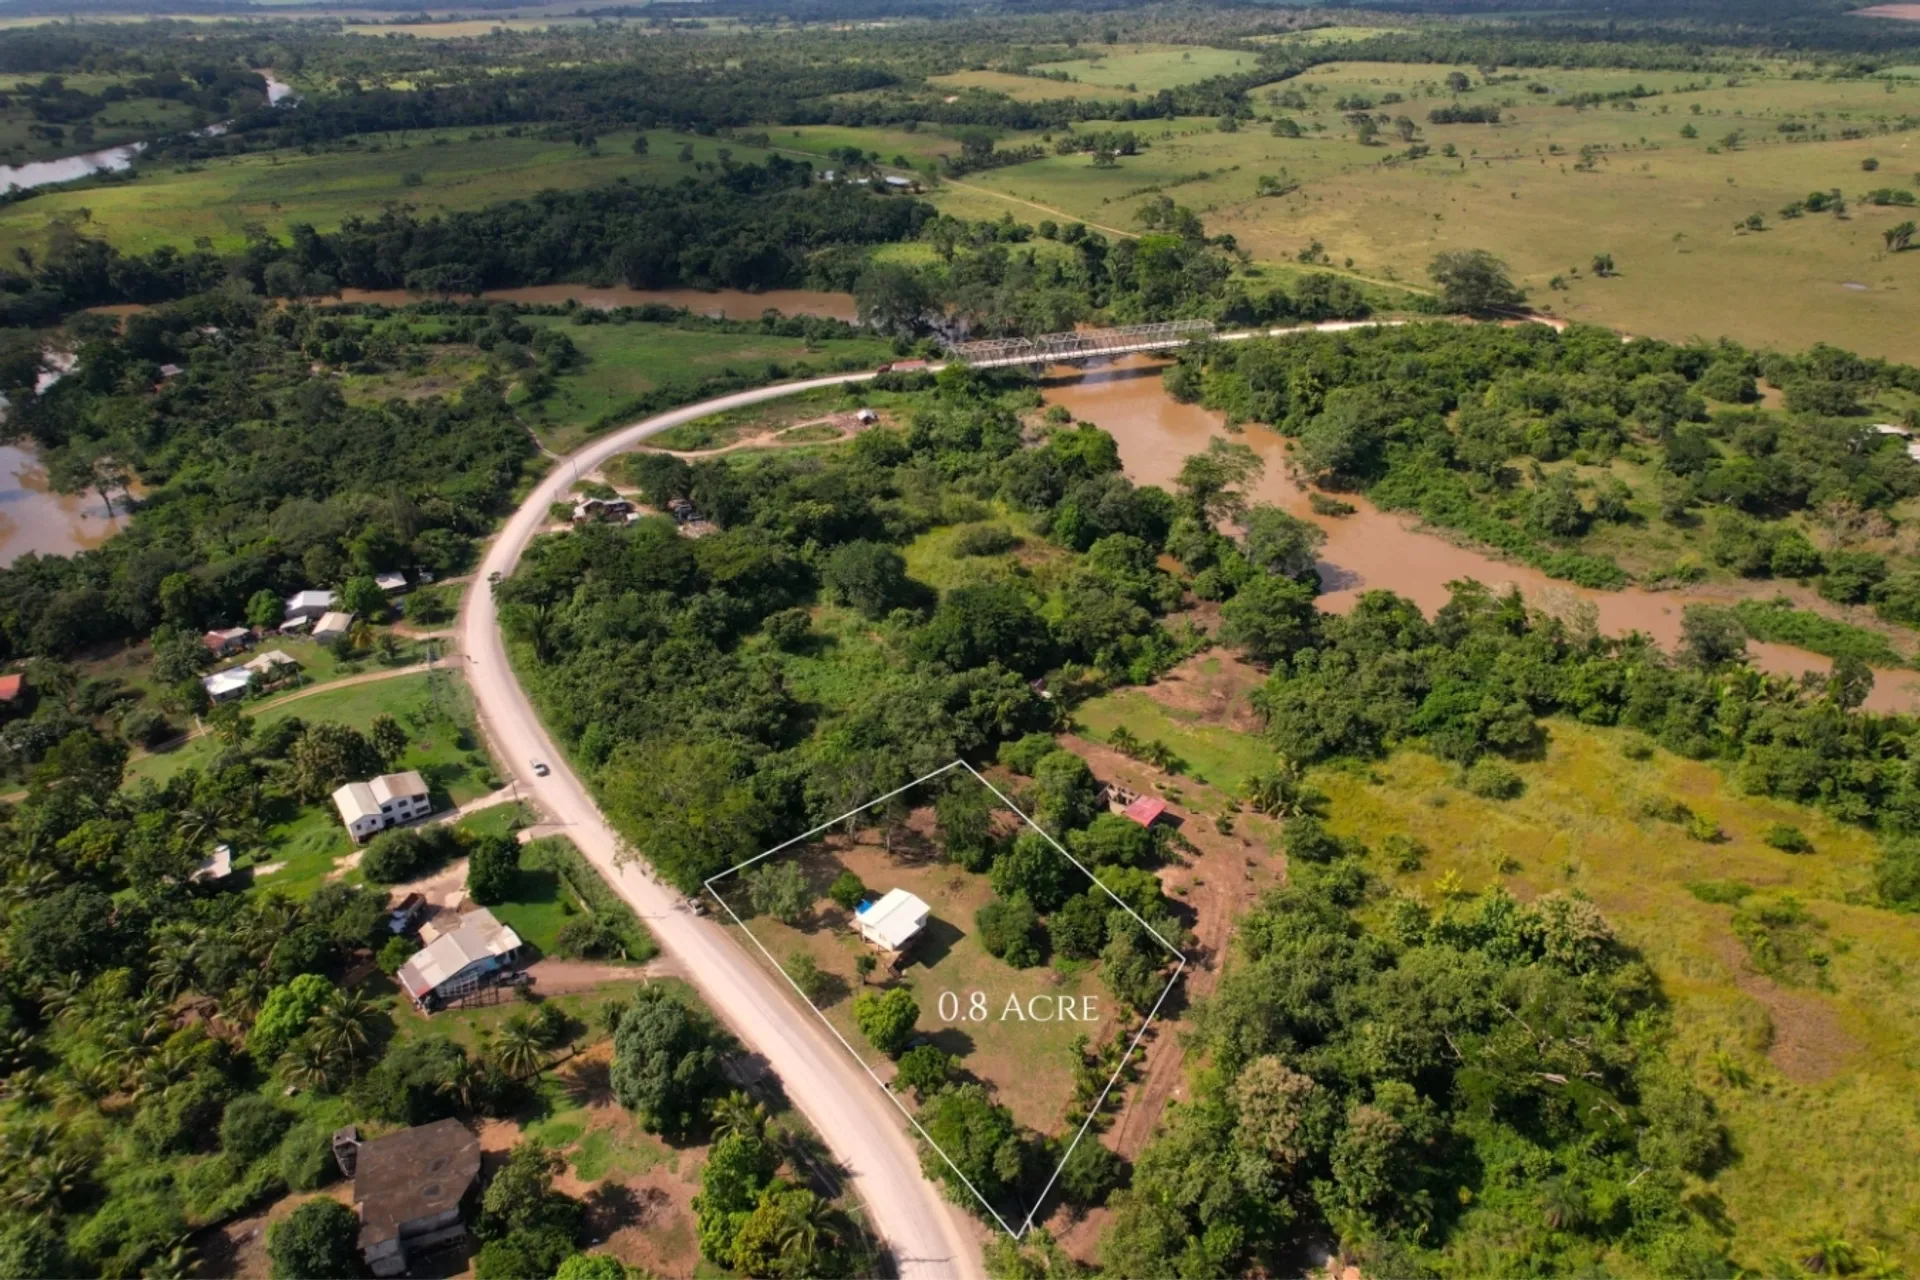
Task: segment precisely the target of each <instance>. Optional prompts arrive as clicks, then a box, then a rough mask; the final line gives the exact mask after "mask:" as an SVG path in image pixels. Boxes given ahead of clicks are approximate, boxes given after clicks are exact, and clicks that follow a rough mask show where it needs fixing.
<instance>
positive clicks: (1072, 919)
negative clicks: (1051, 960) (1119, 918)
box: [1047, 892, 1113, 960]
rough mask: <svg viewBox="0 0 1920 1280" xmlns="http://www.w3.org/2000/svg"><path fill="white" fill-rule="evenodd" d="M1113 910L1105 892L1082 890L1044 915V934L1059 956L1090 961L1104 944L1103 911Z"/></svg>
mask: <svg viewBox="0 0 1920 1280" xmlns="http://www.w3.org/2000/svg"><path fill="white" fill-rule="evenodd" d="M1111 910H1113V903H1112V901H1111V900H1110V899H1109V898H1108V897H1107V896H1106V895H1105V894H1096V893H1091V892H1090V893H1082V894H1076V895H1075V896H1074V897H1071V898H1069V899H1067V901H1066V904H1065V905H1064V906H1062V907H1061V908H1060V909H1059V910H1058V911H1055V912H1054V913H1053V914H1052V915H1051V916H1049V917H1048V918H1047V933H1048V935H1049V936H1050V937H1051V938H1052V940H1053V945H1054V948H1055V949H1056V950H1058V951H1059V952H1060V954H1061V955H1063V956H1066V957H1068V958H1069V959H1073V960H1091V959H1093V958H1094V957H1095V956H1097V955H1099V954H1100V948H1101V947H1103V946H1105V945H1106V943H1107V913H1108V912H1109V911H1111Z"/></svg>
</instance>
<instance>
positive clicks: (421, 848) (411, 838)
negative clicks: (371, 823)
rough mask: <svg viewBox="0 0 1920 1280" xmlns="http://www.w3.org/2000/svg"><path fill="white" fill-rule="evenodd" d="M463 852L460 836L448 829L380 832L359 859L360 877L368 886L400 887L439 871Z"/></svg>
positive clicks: (425, 828) (440, 826)
mask: <svg viewBox="0 0 1920 1280" xmlns="http://www.w3.org/2000/svg"><path fill="white" fill-rule="evenodd" d="M465 852H466V844H465V842H464V841H463V840H462V839H461V836H460V832H459V831H458V830H457V829H456V828H454V827H451V826H445V825H438V826H431V827H403V828H401V829H400V830H398V831H383V832H381V833H380V834H379V835H377V836H375V837H374V838H373V843H371V844H369V845H368V846H367V852H366V854H365V856H364V857H362V858H361V859H360V874H361V875H363V876H365V877H366V879H367V883H369V884H399V883H401V882H402V881H405V880H415V879H418V878H419V877H421V876H423V875H426V874H427V873H429V872H432V871H438V870H439V869H440V868H441V867H444V866H446V865H447V863H449V862H452V861H453V860H454V859H455V858H458V857H459V856H460V855H461V854H462V853H465Z"/></svg>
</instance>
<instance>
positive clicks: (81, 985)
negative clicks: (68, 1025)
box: [40, 973, 87, 1021]
mask: <svg viewBox="0 0 1920 1280" xmlns="http://www.w3.org/2000/svg"><path fill="white" fill-rule="evenodd" d="M86 993H87V980H86V978H85V977H84V976H83V975H81V974H78V973H70V974H68V975H67V976H66V977H64V978H61V979H59V980H57V981H55V982H52V983H49V984H48V985H47V988H46V989H45V990H44V991H42V992H41V993H40V1012H41V1014H42V1015H44V1016H45V1017H46V1018H48V1019H49V1020H55V1021H57V1020H58V1019H60V1018H63V1017H66V1016H67V1015H68V1014H69V1013H72V1014H75V1015H77V1014H78V1013H79V1012H80V1009H81V1003H82V1000H83V999H84V997H85V996H86Z"/></svg>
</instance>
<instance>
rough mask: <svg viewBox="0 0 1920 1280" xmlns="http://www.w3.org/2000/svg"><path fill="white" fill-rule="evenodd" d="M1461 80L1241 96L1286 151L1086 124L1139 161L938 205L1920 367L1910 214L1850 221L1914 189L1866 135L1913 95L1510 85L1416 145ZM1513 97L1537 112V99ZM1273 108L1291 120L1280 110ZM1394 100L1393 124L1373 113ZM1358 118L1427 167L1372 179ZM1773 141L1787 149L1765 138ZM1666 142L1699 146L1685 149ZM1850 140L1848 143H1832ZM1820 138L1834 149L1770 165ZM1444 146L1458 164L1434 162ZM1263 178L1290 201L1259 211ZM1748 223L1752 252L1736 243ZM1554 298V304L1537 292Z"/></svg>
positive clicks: (1370, 76) (1353, 82) (976, 187)
mask: <svg viewBox="0 0 1920 1280" xmlns="http://www.w3.org/2000/svg"><path fill="white" fill-rule="evenodd" d="M1456 70H1465V71H1468V72H1472V73H1473V74H1474V75H1475V77H1476V79H1477V78H1478V73H1477V72H1474V71H1473V69H1471V68H1465V69H1462V68H1453V67H1446V66H1441V65H1437V64H1435V65H1418V64H1415V65H1401V64H1384V63H1351V64H1334V65H1329V66H1323V67H1316V68H1314V69H1312V70H1311V71H1309V72H1308V73H1306V74H1304V75H1302V76H1299V77H1297V78H1295V79H1291V80H1288V81H1285V82H1281V83H1279V84H1275V85H1272V86H1269V87H1268V89H1265V90H1259V91H1256V92H1255V94H1254V98H1255V100H1256V101H1257V102H1260V103H1261V104H1263V105H1262V106H1261V108H1260V110H1261V111H1262V113H1263V115H1264V114H1266V113H1271V114H1273V115H1277V116H1284V117H1287V118H1290V119H1293V120H1295V121H1296V123H1298V124H1299V125H1300V126H1301V128H1302V130H1303V135H1302V136H1301V137H1299V138H1285V137H1276V136H1274V135H1273V134H1272V132H1271V130H1270V128H1269V126H1268V125H1267V124H1266V123H1265V122H1264V120H1254V121H1248V122H1245V123H1244V124H1243V125H1242V127H1241V128H1239V129H1238V130H1236V131H1234V132H1221V131H1219V129H1218V128H1217V123H1216V122H1214V121H1211V120H1191V119H1189V120H1181V121H1178V122H1171V123H1162V122H1149V123H1147V124H1145V125H1144V126H1143V125H1142V124H1141V123H1139V122H1134V123H1132V124H1121V123H1115V124H1111V125H1107V126H1102V125H1098V124H1095V123H1091V122H1090V123H1089V124H1087V125H1085V126H1083V127H1084V128H1087V129H1093V128H1100V127H1115V128H1133V129H1135V130H1136V131H1137V132H1139V133H1140V134H1141V135H1142V136H1143V138H1144V139H1145V140H1146V141H1147V142H1148V143H1149V144H1150V146H1149V148H1148V149H1147V150H1145V151H1143V152H1142V153H1141V154H1139V155H1137V156H1130V157H1121V158H1120V160H1119V164H1118V165H1117V166H1116V167H1114V168H1110V169H1095V168H1094V167H1093V166H1092V164H1091V163H1090V160H1089V158H1088V157H1087V156H1085V155H1073V156H1050V157H1048V158H1046V159H1043V160H1040V161H1035V162H1031V163H1028V164H1022V165H1016V166H1012V167H1008V168H1002V169H995V170H990V171H986V172H982V173H976V174H972V175H969V176H968V177H967V178H966V179H964V183H965V190H964V192H959V193H956V191H955V188H954V186H952V185H949V186H948V187H946V188H943V190H942V192H941V193H940V194H939V195H938V197H937V198H938V199H939V201H940V202H941V203H942V204H943V207H950V208H952V210H953V211H954V212H962V211H964V212H966V213H968V214H970V215H972V216H981V215H982V213H984V211H985V208H986V206H988V205H989V204H990V203H991V201H990V200H989V199H983V198H982V197H983V196H984V195H985V193H988V192H992V193H997V194H998V195H1000V196H1002V197H1010V199H1008V200H1007V201H1006V203H1007V204H1008V206H1009V207H1010V208H1011V209H1012V211H1013V212H1014V213H1015V215H1016V216H1019V217H1032V216H1035V214H1034V213H1033V211H1032V210H1031V209H1025V210H1023V209H1022V207H1021V206H1020V204H1019V203H1018V202H1020V201H1027V202H1032V204H1034V205H1040V206H1046V207H1048V208H1051V209H1055V210H1059V211H1060V212H1061V213H1064V214H1066V215H1068V216H1072V217H1077V218H1081V219H1084V220H1086V221H1088V222H1089V223H1098V224H1101V225H1104V226H1107V227H1111V228H1116V229H1119V230H1122V231H1135V230H1138V229H1139V226H1138V223H1137V221H1136V214H1137V212H1138V210H1139V208H1140V207H1141V206H1142V205H1143V204H1144V203H1145V202H1146V201H1148V200H1149V199H1151V198H1155V197H1157V196H1160V195H1165V196H1167V197H1169V198H1171V199H1173V200H1175V201H1176V202H1178V203H1181V204H1184V205H1187V206H1188V207H1190V208H1193V209H1194V210H1195V211H1196V212H1199V213H1201V214H1202V216H1203V217H1204V218H1205V220H1206V223H1207V227H1208V230H1209V231H1210V232H1215V233H1219V232H1226V233H1230V234H1232V235H1233V236H1234V237H1235V238H1236V239H1237V240H1238V242H1239V244H1240V245H1241V246H1242V247H1243V248H1245V249H1247V250H1249V251H1250V252H1251V253H1252V254H1253V256H1254V258H1255V259H1256V260H1258V261H1264V262H1269V263H1271V262H1284V261H1291V260H1293V259H1295V258H1297V257H1298V256H1299V255H1301V254H1302V253H1303V252H1307V251H1311V250H1312V249H1313V246H1314V245H1315V244H1316V242H1317V243H1318V245H1319V246H1320V252H1322V253H1324V255H1325V257H1324V260H1325V261H1327V262H1329V263H1331V264H1332V265H1334V266H1336V267H1339V266H1344V265H1346V264H1347V262H1348V260H1349V259H1351V263H1352V269H1353V270H1354V271H1355V272H1357V273H1360V274H1362V275H1365V276H1368V277H1371V278H1378V279H1384V280H1392V281H1400V282H1406V283H1408V284H1410V285H1412V286H1414V287H1424V286H1425V284H1426V277H1425V269H1426V264H1427V262H1428V261H1429V260H1430V259H1431V258H1432V256H1433V255H1434V254H1436V253H1439V252H1443V251H1447V250H1453V249H1465V248H1482V247H1485V248H1492V249H1493V250H1494V251H1495V252H1497V253H1498V254H1499V255H1500V256H1502V257H1503V258H1505V259H1506V260H1507V261H1508V262H1509V264H1510V265H1511V266H1512V268H1513V270H1514V273H1515V276H1516V279H1517V280H1519V282H1520V283H1522V284H1523V285H1525V286H1526V287H1528V289H1529V290H1530V295H1531V300H1532V301H1533V302H1534V304H1535V305H1537V306H1543V307H1548V308H1551V309H1552V310H1553V311H1554V312H1555V313H1557V314H1559V315H1562V316H1566V317H1568V318H1570V319H1579V320H1588V321H1592V322H1595V323H1600V324H1607V325H1611V326H1614V327H1617V328H1620V329H1623V330H1625V331H1627V332H1632V333H1644V334H1649V335H1653V336H1659V337H1666V338H1673V339H1685V338H1688V337H1692V336H1696V335H1699V336H1705V337H1708V338H1713V337H1718V336H1720V335H1722V334H1725V335H1727V336H1730V337H1733V338H1736V339H1738V340H1740V341H1743V342H1747V343H1751V344H1755V345H1779V346H1782V347H1788V348H1801V347H1806V346H1809V345H1811V344H1813V343H1814V342H1819V341H1825V342H1829V343H1833V344H1835V345H1839V346H1845V347H1849V348H1852V349H1856V350H1860V351H1863V352H1868V353H1871V354H1876V355H1882V356H1886V357H1889V358H1896V359H1913V358H1916V356H1920V338H1916V337H1915V335H1916V334H1920V278H1917V277H1920V253H1913V254H1889V253H1887V252H1886V246H1885V245H1884V243H1883V240H1882V232H1883V231H1885V230H1886V229H1887V228H1889V227H1891V226H1893V225H1894V224H1895V223H1897V222H1900V221H1902V220H1904V219H1906V218H1908V217H1910V216H1912V210H1911V209H1904V210H1903V209H1901V208H1898V207H1889V208H1879V207H1873V206H1870V205H1867V204H1865V203H1863V202H1862V201H1861V200H1860V199H1859V195H1860V193H1861V192H1863V191H1867V190H1872V189H1876V188H1880V187H1894V188H1904V189H1907V190H1913V189H1914V188H1915V187H1916V186H1917V185H1920V142H1917V141H1916V139H1920V134H1909V133H1901V132H1891V133H1880V132H1878V131H1879V130H1880V129H1881V128H1882V127H1885V126H1890V125H1893V124H1895V123H1897V122H1898V121H1899V120H1900V119H1901V118H1903V117H1920V83H1910V82H1907V81H1904V80H1900V81H1897V82H1895V81H1831V80H1825V79H1815V80H1788V79H1784V78H1780V77H1778V76H1760V77H1755V78H1752V79H1744V78H1743V79H1739V80H1738V82H1737V83H1736V84H1734V85H1732V86H1728V85H1727V84H1726V83H1724V80H1713V79H1711V78H1709V77H1706V76H1704V75H1693V74H1690V73H1684V72H1629V71H1604V70H1603V71H1581V72H1572V73H1563V72H1552V73H1548V72H1541V73H1538V74H1537V75H1536V74H1534V73H1527V74H1524V75H1522V76H1521V77H1520V78H1519V81H1518V82H1515V83H1500V84H1495V85H1490V86H1489V85H1482V86H1480V87H1478V88H1475V89H1474V90H1473V91H1472V92H1471V93H1469V94H1466V95H1464V96H1463V97H1462V99H1461V101H1462V102H1463V103H1466V104H1468V105H1480V104H1489V105H1498V106H1500V108H1501V109H1502V110H1503V112H1505V113H1506V114H1507V115H1508V116H1509V117H1510V120H1509V121H1508V122H1506V123H1502V124H1501V125H1499V126H1488V125H1484V124H1452V125H1434V124H1430V123H1429V122H1428V121H1427V118H1426V117H1427V113H1428V112H1429V111H1430V110H1432V109H1433V108H1435V107H1437V106H1441V105H1444V104H1445V103H1446V102H1447V101H1448V100H1449V95H1448V92H1447V90H1446V89H1445V87H1444V84H1445V77H1446V75H1447V74H1448V73H1450V72H1452V71H1456ZM1505 74H1507V73H1503V75H1505ZM1530 83H1538V84H1542V85H1544V86H1546V87H1547V88H1548V89H1549V90H1550V91H1551V92H1549V93H1547V94H1537V93H1531V92H1529V90H1528V87H1527V86H1528V84H1530ZM1636 85H1640V86H1643V87H1644V88H1645V89H1647V90H1652V91H1657V96H1654V97H1649V98H1641V99H1638V100H1637V101H1634V102H1630V104H1629V105H1632V106H1634V107H1635V108H1636V109H1634V110H1626V109H1623V108H1622V107H1621V106H1620V105H1619V104H1618V103H1615V104H1607V105H1599V106H1591V107H1587V108H1585V109H1577V108H1576V107H1574V106H1557V105H1554V104H1555V102H1556V100H1557V99H1558V98H1560V97H1562V96H1567V95H1576V94H1586V93H1601V94H1605V93H1611V92H1622V91H1631V90H1632V89H1633V88H1634V86H1636ZM1688 86H1694V87H1692V88H1688ZM1284 93H1294V94H1298V95H1301V98H1302V99H1303V100H1304V101H1305V103H1306V106H1305V107H1304V108H1299V107H1291V106H1286V105H1281V103H1280V101H1279V96H1280V95H1281V94H1284ZM1389 94H1397V95H1399V96H1400V98H1401V101H1399V102H1389V101H1387V95H1389ZM1353 95H1360V96H1362V97H1364V98H1366V99H1367V100H1368V101H1369V102H1370V103H1371V104H1372V108H1373V109H1374V110H1377V111H1379V112H1383V113H1387V114H1390V115H1401V114H1404V115H1407V116H1408V117H1409V118H1411V119H1412V120H1413V121H1414V122H1415V124H1416V126H1417V128H1418V130H1419V139H1420V140H1421V141H1423V142H1424V143H1426V144H1427V145H1429V146H1431V147H1432V148H1433V154H1430V155H1428V156H1426V157H1425V158H1424V159H1419V160H1413V161H1408V160H1404V159H1399V160H1396V161H1394V162H1392V163H1388V161H1389V160H1390V158H1392V157H1394V156H1396V155H1397V154H1398V152H1399V151H1400V150H1401V149H1402V148H1401V147H1400V146H1399V145H1398V139H1397V138H1396V139H1394V140H1393V144H1392V145H1387V146H1376V147H1361V146H1360V145H1359V144H1358V143H1357V142H1355V141H1354V140H1353V138H1352V137H1351V136H1347V135H1350V133H1351V129H1350V126H1349V125H1348V124H1347V122H1346V121H1345V119H1344V115H1345V113H1344V112H1343V111H1341V110H1340V108H1339V107H1338V106H1337V105H1336V104H1337V103H1338V102H1340V101H1341V100H1342V99H1347V98H1350V97H1351V96H1353ZM1696 107H1697V108H1698V114H1697V115H1696V114H1695V110H1694V109H1695V108H1696ZM1782 124H1786V125H1788V126H1789V127H1800V128H1803V129H1804V132H1795V133H1781V132H1780V131H1779V130H1780V126H1781V125H1782ZM1683 127H1691V128H1693V129H1694V130H1695V131H1696V133H1697V134H1698V137H1697V138H1695V139H1686V138H1683V137H1682V136H1681V130H1682V128H1683ZM1849 129H1853V130H1859V131H1860V132H1861V133H1862V134H1863V135H1864V136H1861V137H1857V138H1850V139H1848V138H1842V137H1841V136H1840V135H1841V133H1842V131H1843V130H1849ZM1734 132H1738V133H1740V134H1741V140H1740V142H1739V144H1738V145H1737V147H1735V148H1733V149H1727V148H1725V147H1724V146H1723V145H1721V143H1722V141H1723V140H1724V139H1725V137H1726V136H1727V135H1728V134H1731V133H1734ZM1819 133H1825V134H1826V135H1827V140H1824V141H1806V142H1788V141H1785V139H1787V138H1789V137H1795V138H1798V137H1807V136H1810V135H1814V134H1819ZM1383 136H1391V131H1390V130H1386V131H1383ZM1009 141H1013V140H1009ZM1446 145H1452V146H1453V147H1455V149H1456V150H1457V152H1458V155H1456V156H1454V157H1445V156H1442V155H1441V154H1439V153H1440V151H1441V149H1442V148H1443V147H1444V146H1446ZM1583 147H1591V148H1593V149H1594V150H1593V153H1592V162H1591V167H1590V168H1588V167H1584V166H1582V164H1581V161H1582V157H1581V150H1582V148H1583ZM1709 147H1713V148H1714V149H1715V151H1717V154H1715V153H1713V152H1710V151H1709V150H1708V148H1709ZM1869 160H1871V161H1875V162H1877V167H1876V168H1875V169H1873V170H1871V171H1869V170H1867V169H1865V168H1864V167H1863V165H1864V163H1865V162H1867V161H1869ZM1263 174H1270V175H1275V176H1281V175H1284V176H1285V177H1287V178H1289V179H1291V180H1292V181H1295V182H1298V183H1299V187H1298V189H1297V190H1295V191H1293V192H1292V193H1291V194H1289V195H1286V196H1282V197H1278V198H1273V197H1269V198H1261V197H1257V196H1256V195H1255V187H1256V184H1257V182H1258V179H1259V178H1260V176H1261V175H1263ZM1830 188H1839V189H1841V190H1842V191H1843V192H1844V193H1846V194H1847V196H1848V198H1849V202H1850V207H1849V211H1848V215H1847V217H1846V218H1844V219H1840V218H1835V217H1833V216H1832V215H1809V216H1806V217H1801V218H1797V219H1792V220H1789V219H1785V218H1782V217H1781V216H1780V215H1779V213H1778V211H1779V210H1780V209H1781V208H1783V207H1785V206H1787V205H1789V204H1791V203H1792V202H1794V201H1796V200H1804V199H1805V197H1806V196H1807V194H1808V192H1810V191H1825V190H1828V189H1830ZM1754 213H1759V214H1761V215H1762V220H1763V225H1764V228H1765V229H1763V230H1761V231H1757V232H1755V231H1747V230H1744V229H1740V230H1736V228H1735V224H1736V223H1741V222H1743V221H1744V220H1745V219H1746V218H1747V217H1748V216H1749V215H1750V214H1754ZM1596 253H1611V254H1612V255H1613V257H1614V259H1615V262H1616V265H1617V269H1618V270H1617V274H1616V275H1615V276H1613V277H1612V278H1607V279H1599V278H1594V277H1593V276H1592V275H1591V274H1590V273H1589V272H1588V271H1587V269H1586V268H1587V264H1588V262H1589V260H1590V259H1591V258H1592V257H1593V255H1594V254H1596ZM1556 277H1561V278H1562V279H1561V283H1562V285H1563V286H1564V287H1562V288H1558V289H1556V288H1553V287H1551V286H1552V283H1553V282H1554V280H1555V278H1556Z"/></svg>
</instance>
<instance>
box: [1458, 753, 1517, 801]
mask: <svg viewBox="0 0 1920 1280" xmlns="http://www.w3.org/2000/svg"><path fill="white" fill-rule="evenodd" d="M1466 787H1467V790H1468V791H1471V792H1472V793H1473V794H1474V795H1476V796H1479V797H1480V798H1481V799H1482V800H1511V799H1513V798H1514V797H1515V796H1517V795H1519V794H1520V793H1521V792H1523V791H1525V790H1526V789H1527V784H1526V783H1525V782H1524V781H1523V780H1522V779H1521V777H1520V775H1519V774H1517V773H1515V772H1514V771H1513V769H1512V768H1510V767H1509V766H1507V765H1506V764H1504V763H1502V762H1501V761H1499V760H1495V759H1494V758H1493V757H1492V756H1482V757H1481V758H1480V759H1478V760H1476V761H1474V762H1473V766H1472V767H1471V768H1469V769H1468V770H1467V776H1466Z"/></svg>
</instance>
